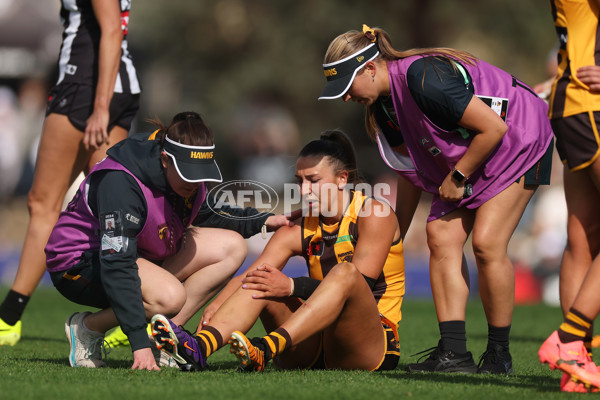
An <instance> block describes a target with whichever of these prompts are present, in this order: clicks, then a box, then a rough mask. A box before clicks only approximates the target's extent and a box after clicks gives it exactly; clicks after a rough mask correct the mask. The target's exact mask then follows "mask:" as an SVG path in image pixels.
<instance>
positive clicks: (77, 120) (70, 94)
mask: <svg viewBox="0 0 600 400" xmlns="http://www.w3.org/2000/svg"><path fill="white" fill-rule="evenodd" d="M95 92H96V89H95V88H94V87H92V86H90V85H81V84H78V83H61V84H59V85H57V86H54V87H53V88H52V89H51V90H50V94H49V96H48V105H47V107H46V116H48V115H49V114H52V113H54V114H62V115H66V116H67V117H69V121H70V122H71V124H73V126H74V127H75V128H77V129H78V130H80V131H81V132H84V131H85V126H86V121H87V119H88V118H89V117H90V115H92V111H94V96H95ZM138 108H140V95H139V94H130V93H115V94H113V97H112V100H111V102H110V106H109V112H110V120H109V121H108V131H109V132H110V131H111V129H112V128H114V127H115V126H120V127H121V128H123V129H125V130H126V131H129V128H130V127H131V122H132V121H133V118H134V117H135V114H136V113H137V110H138Z"/></svg>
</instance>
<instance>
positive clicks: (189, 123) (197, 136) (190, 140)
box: [149, 111, 214, 148]
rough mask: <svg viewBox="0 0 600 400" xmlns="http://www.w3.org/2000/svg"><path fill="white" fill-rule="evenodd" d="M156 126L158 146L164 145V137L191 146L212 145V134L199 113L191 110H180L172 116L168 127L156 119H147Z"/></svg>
mask: <svg viewBox="0 0 600 400" xmlns="http://www.w3.org/2000/svg"><path fill="white" fill-rule="evenodd" d="M149 122H150V123H152V124H154V125H156V126H157V127H158V133H157V134H156V140H159V141H160V147H161V148H163V147H164V145H165V137H166V136H169V139H171V140H173V141H175V142H177V143H182V144H188V145H191V146H212V145H213V144H214V135H213V133H212V130H211V129H210V128H209V127H208V125H206V123H205V122H204V120H203V119H202V117H201V116H200V114H198V113H196V112H193V111H184V112H180V113H178V114H177V115H175V116H174V117H173V120H172V121H171V123H170V124H169V126H168V127H165V126H164V124H163V123H162V122H161V121H160V120H159V119H158V118H156V119H151V120H149Z"/></svg>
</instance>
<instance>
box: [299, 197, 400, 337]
mask: <svg viewBox="0 0 600 400" xmlns="http://www.w3.org/2000/svg"><path fill="white" fill-rule="evenodd" d="M352 193H353V194H354V195H353V198H352V201H351V202H350V204H349V205H348V208H347V209H346V211H345V212H344V216H343V217H342V220H341V221H340V222H339V229H338V230H337V239H336V240H335V243H334V245H333V253H334V254H335V260H333V257H332V259H327V260H325V259H324V260H322V257H328V255H331V248H330V247H326V248H325V249H319V250H320V251H312V250H311V251H310V252H309V253H307V254H305V255H304V256H305V258H306V259H307V264H308V273H309V276H310V277H311V278H313V279H319V280H323V274H324V269H325V268H324V265H331V264H338V263H342V262H352V256H353V255H354V247H355V246H356V241H357V237H358V232H357V223H358V213H359V212H360V210H361V208H362V206H363V203H364V202H365V200H366V199H367V198H366V197H365V196H364V195H363V194H362V193H361V192H352ZM302 227H303V231H302V238H303V242H304V243H305V247H306V249H314V248H316V246H325V240H324V239H323V229H322V226H321V224H320V222H319V217H318V216H316V217H305V218H304V220H303V224H302ZM328 228H329V229H327V230H329V231H330V232H331V230H330V229H331V227H328ZM333 229H334V230H335V226H334V227H333ZM352 230H354V232H355V233H356V237H355V236H354V235H353V233H352ZM326 235H327V234H326ZM321 261H323V263H321ZM373 294H374V296H375V300H376V301H377V307H378V309H379V313H380V314H382V315H383V316H385V317H386V318H387V319H388V320H389V321H390V322H392V323H393V324H395V325H396V327H397V326H398V322H400V320H401V319H402V313H401V310H400V308H401V306H402V299H403V297H404V256H403V248H402V241H401V240H398V241H397V242H395V243H393V244H392V246H391V247H390V251H389V254H388V257H387V259H386V261H385V264H384V266H383V273H382V275H381V276H380V277H379V278H378V279H377V282H376V284H375V287H374V289H373Z"/></svg>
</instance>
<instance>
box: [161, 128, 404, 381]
mask: <svg viewBox="0 0 600 400" xmlns="http://www.w3.org/2000/svg"><path fill="white" fill-rule="evenodd" d="M296 178H297V180H298V184H299V185H300V191H301V194H302V197H303V202H304V204H306V205H308V210H307V215H306V216H304V217H303V218H302V220H301V221H297V222H298V223H296V224H294V225H293V226H291V227H282V228H280V229H279V230H278V231H277V232H275V234H274V235H273V237H272V238H271V240H270V241H269V243H268V244H267V246H266V247H265V249H264V251H263V253H262V254H261V255H260V256H259V257H258V258H257V259H256V261H255V262H254V263H253V265H251V266H250V267H249V269H248V271H247V272H246V273H245V274H244V275H242V276H240V277H236V278H234V279H233V280H232V281H231V282H230V283H229V284H228V285H227V286H226V287H225V289H223V291H222V292H221V293H220V294H219V296H217V298H216V299H215V300H214V301H213V302H212V303H211V304H210V305H209V306H207V308H206V309H205V311H204V314H203V315H202V319H201V324H200V326H199V327H198V330H197V332H196V334H194V335H192V334H190V333H189V332H187V331H185V330H184V329H183V328H182V327H181V326H178V324H177V321H174V320H169V319H168V318H166V317H164V316H162V315H155V316H154V317H153V318H152V335H153V336H154V340H155V341H156V343H157V346H158V347H161V348H162V349H163V350H164V351H166V352H167V353H168V354H169V355H171V356H172V357H173V358H174V359H175V360H176V361H177V362H178V363H181V364H182V365H187V367H186V368H187V369H195V370H201V369H204V368H205V367H206V358H207V357H208V356H209V355H211V354H212V353H213V352H214V351H215V350H217V349H218V348H220V347H221V346H223V345H224V344H225V341H226V340H228V339H229V341H230V343H231V351H232V352H233V353H234V354H235V355H236V356H237V357H238V358H239V359H240V360H241V362H242V368H244V369H246V370H256V371H262V370H263V369H264V368H265V365H266V364H267V362H268V361H269V360H274V362H275V365H276V366H277V367H279V368H284V369H291V368H336V369H362V370H391V369H394V368H395V367H396V365H397V364H398V359H399V357H400V351H399V344H398V336H397V334H398V332H397V329H398V322H399V321H400V318H401V312H400V307H401V304H402V298H403V296H404V258H403V254H402V239H401V234H400V229H399V227H398V222H397V221H396V217H395V215H394V212H393V210H392V208H391V207H390V206H389V205H388V204H387V203H385V202H383V201H380V200H378V199H376V198H373V197H369V196H365V195H364V194H363V193H362V192H360V191H358V190H357V191H354V190H351V189H352V184H356V183H358V178H357V171H356V158H355V154H354V149H353V148H352V144H351V142H350V141H349V139H348V138H347V137H346V135H344V134H343V133H342V132H340V131H328V132H325V133H324V134H322V135H321V138H320V139H318V140H313V141H312V142H310V143H309V144H307V145H306V146H305V147H304V148H303V149H302V151H301V152H300V155H299V157H298V160H297V162H296ZM293 256H302V257H304V259H305V260H306V263H307V266H308V272H309V277H301V278H294V279H292V278H289V277H287V276H286V275H284V274H283V273H282V272H281V269H282V268H283V267H284V265H285V264H286V262H287V261H288V260H289V259H290V257H293ZM240 286H241V287H240ZM259 316H260V318H261V320H262V323H263V325H264V327H265V329H266V330H267V332H271V333H269V334H268V335H267V336H264V337H262V338H253V339H248V338H246V336H244V332H247V331H248V330H249V329H250V328H251V327H252V325H253V324H254V322H255V321H256V320H257V318H258V317H259ZM230 337H231V339H230Z"/></svg>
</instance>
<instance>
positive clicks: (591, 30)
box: [549, 0, 600, 119]
mask: <svg viewBox="0 0 600 400" xmlns="http://www.w3.org/2000/svg"><path fill="white" fill-rule="evenodd" d="M550 6H551V8H552V17H553V19H554V26H555V28H556V33H557V35H558V40H559V43H560V49H559V51H558V75H557V78H556V80H555V81H554V84H553V85H552V94H551V95H550V109H549V114H550V118H551V119H552V118H562V117H568V116H571V115H575V114H581V113H587V112H589V111H600V95H598V94H592V93H590V92H589V90H588V89H587V88H586V86H585V85H584V84H583V83H581V82H580V81H579V80H578V79H577V78H576V77H575V74H576V72H577V69H578V68H580V67H583V66H586V65H600V27H599V26H598V6H597V4H596V2H594V1H589V0H579V1H577V0H569V1H565V0H550ZM567 22H568V27H569V28H568V31H567Z"/></svg>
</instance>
